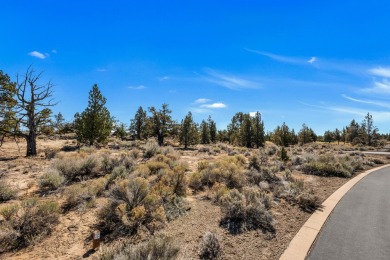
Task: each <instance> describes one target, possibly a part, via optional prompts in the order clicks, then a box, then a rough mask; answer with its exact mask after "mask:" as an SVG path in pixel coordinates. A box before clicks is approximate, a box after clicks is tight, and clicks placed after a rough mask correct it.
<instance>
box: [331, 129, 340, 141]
mask: <svg viewBox="0 0 390 260" xmlns="http://www.w3.org/2000/svg"><path fill="white" fill-rule="evenodd" d="M341 135H342V133H341V132H340V130H339V129H337V128H336V129H335V130H334V132H333V136H334V139H335V140H336V141H337V144H339V143H340V140H341V139H342V136H341Z"/></svg>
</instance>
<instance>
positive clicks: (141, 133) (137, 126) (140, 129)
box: [130, 106, 147, 140]
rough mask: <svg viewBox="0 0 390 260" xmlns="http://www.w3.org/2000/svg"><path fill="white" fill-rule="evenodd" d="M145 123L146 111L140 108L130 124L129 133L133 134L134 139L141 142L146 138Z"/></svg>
mask: <svg viewBox="0 0 390 260" xmlns="http://www.w3.org/2000/svg"><path fill="white" fill-rule="evenodd" d="M146 123H147V122H146V111H144V110H143V109H142V106H140V107H139V108H138V110H137V112H136V113H135V115H134V119H131V122H130V131H131V132H133V133H135V138H136V139H138V140H141V139H143V138H145V137H146V136H147V133H146Z"/></svg>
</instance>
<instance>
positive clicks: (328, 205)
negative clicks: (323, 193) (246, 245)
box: [279, 164, 390, 260]
mask: <svg viewBox="0 0 390 260" xmlns="http://www.w3.org/2000/svg"><path fill="white" fill-rule="evenodd" d="M389 166H390V164H386V165H383V166H380V167H376V168H372V169H370V170H367V171H365V172H362V173H360V174H359V175H357V176H356V177H354V178H352V179H351V180H349V181H348V182H347V183H345V184H344V185H343V186H341V187H340V188H339V189H338V190H336V191H335V192H334V193H333V194H332V195H330V196H329V197H328V198H327V199H326V200H325V201H324V202H323V203H322V206H323V208H322V209H321V210H316V211H315V212H314V213H313V214H312V215H311V216H310V218H309V219H308V220H307V221H306V222H305V224H303V226H302V227H301V229H300V230H299V231H298V233H297V234H296V235H295V237H294V238H293V239H292V240H291V242H290V244H289V245H288V247H287V249H286V250H285V251H284V252H283V254H282V256H281V257H280V258H279V259H280V260H292V259H293V260H304V259H305V258H306V256H307V255H308V254H309V252H310V249H311V247H312V245H313V244H314V242H315V240H316V238H317V236H318V234H319V233H320V231H321V229H322V227H323V226H324V224H325V223H326V221H327V219H328V218H329V216H330V214H331V213H332V211H333V209H334V208H335V207H336V205H337V204H338V203H339V201H340V200H341V199H342V198H343V197H344V195H345V194H346V193H347V192H348V191H349V190H350V189H351V188H352V187H353V186H355V184H356V183H358V182H359V181H360V180H361V179H363V178H364V177H366V176H367V175H368V174H370V173H372V172H375V171H378V170H381V169H383V168H387V167H389Z"/></svg>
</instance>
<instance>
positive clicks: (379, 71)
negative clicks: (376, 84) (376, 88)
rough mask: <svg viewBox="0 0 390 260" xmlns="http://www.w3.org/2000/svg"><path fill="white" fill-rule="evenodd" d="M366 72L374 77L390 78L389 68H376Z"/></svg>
mask: <svg viewBox="0 0 390 260" xmlns="http://www.w3.org/2000/svg"><path fill="white" fill-rule="evenodd" d="M368 72H369V73H370V74H372V75H374V76H380V77H385V78H390V67H385V68H384V67H377V68H373V69H369V70H368Z"/></svg>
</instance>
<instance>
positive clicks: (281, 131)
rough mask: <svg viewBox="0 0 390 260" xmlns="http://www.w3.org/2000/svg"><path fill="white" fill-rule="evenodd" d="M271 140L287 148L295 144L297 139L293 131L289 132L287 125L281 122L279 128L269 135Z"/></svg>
mask: <svg viewBox="0 0 390 260" xmlns="http://www.w3.org/2000/svg"><path fill="white" fill-rule="evenodd" d="M271 140H272V142H274V143H275V144H277V145H280V146H284V147H287V146H289V145H292V144H296V143H297V137H296V135H295V132H294V129H293V130H291V131H290V129H289V127H288V125H286V123H284V122H283V124H282V125H281V126H277V127H276V129H275V130H274V132H273V133H272V134H271Z"/></svg>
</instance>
